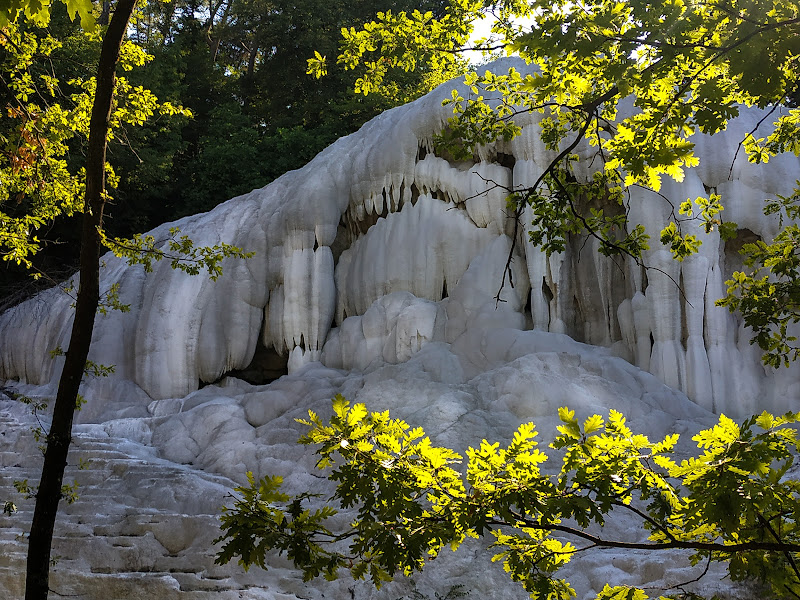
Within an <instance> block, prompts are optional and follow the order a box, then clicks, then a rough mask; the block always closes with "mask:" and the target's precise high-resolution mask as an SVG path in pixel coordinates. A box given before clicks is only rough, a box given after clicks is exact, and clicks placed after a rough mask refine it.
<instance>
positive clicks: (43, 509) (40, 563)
mask: <svg viewBox="0 0 800 600" xmlns="http://www.w3.org/2000/svg"><path fill="white" fill-rule="evenodd" d="M135 4H136V0H119V1H118V2H117V5H116V10H115V11H114V15H113V17H112V18H111V24H110V25H109V26H108V30H107V31H106V34H105V36H104V38H103V46H102V50H101V52H100V62H99V63H98V67H97V89H96V91H95V97H94V104H93V105H92V116H91V121H90V125H89V146H88V152H87V156H86V198H85V201H84V213H83V233H82V238H81V256H80V287H79V288H78V299H77V303H76V306H75V320H74V322H73V324H72V337H71V338H70V342H69V347H68V348H67V354H66V360H65V361H64V370H63V372H62V373H61V379H60V380H59V383H58V393H57V395H56V403H55V406H54V408H53V422H52V424H51V426H50V432H49V434H48V435H47V450H46V451H45V455H44V466H43V467H42V478H41V481H40V482H39V489H38V491H37V493H36V507H35V509H34V513H33V523H32V524H31V533H30V538H29V542H28V565H27V577H26V581H25V600H46V599H47V594H48V591H49V585H48V580H49V575H50V546H51V544H52V541H53V528H54V526H55V521H56V513H57V511H58V502H59V500H60V499H61V485H62V482H63V479H64V468H65V467H66V464H67V453H68V452H69V445H70V441H71V437H72V419H73V415H74V412H75V404H76V400H77V397H78V388H79V386H80V383H81V379H82V377H83V371H84V368H85V366H86V358H87V356H88V355H89V345H90V344H91V341H92V330H93V328H94V319H95V315H96V314H97V306H98V303H99V300H100V283H99V279H100V272H99V259H100V236H99V234H98V228H99V227H102V224H103V208H104V204H105V200H104V193H103V192H104V189H105V160H106V136H107V134H108V121H109V117H110V114H111V102H112V99H113V96H114V71H115V69H116V66H117V60H118V59H119V52H120V46H121V44H122V40H123V39H124V37H125V32H126V30H127V28H128V21H129V20H130V17H131V13H132V12H133V7H134V5H135Z"/></svg>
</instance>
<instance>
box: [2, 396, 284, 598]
mask: <svg viewBox="0 0 800 600" xmlns="http://www.w3.org/2000/svg"><path fill="white" fill-rule="evenodd" d="M34 424H35V421H34V419H33V417H31V415H29V414H28V413H27V412H26V409H25V407H22V406H19V405H17V403H15V402H12V401H6V400H4V399H2V398H0V437H1V438H2V441H3V446H4V448H5V449H6V451H3V452H0V500H3V501H5V500H7V499H8V500H12V501H13V502H14V503H15V504H16V506H17V511H16V512H15V513H13V514H11V515H8V514H3V515H2V516H0V598H3V599H6V598H7V599H8V600H13V599H15V598H22V595H23V591H24V573H25V561H26V552H27V541H26V539H25V536H24V534H25V532H26V531H27V528H28V527H29V526H30V522H31V518H32V516H33V507H34V501H33V499H30V498H25V497H23V496H22V495H21V494H19V493H18V492H17V491H16V490H15V489H14V481H17V480H25V479H27V480H28V481H29V482H31V483H33V482H35V481H36V480H37V479H38V477H39V475H40V472H39V470H40V469H41V455H40V453H39V451H38V450H37V448H36V446H37V444H36V442H35V440H34V439H33V436H32V435H31V433H30V428H31V427H32V426H33V425H34ZM77 429H78V431H77V432H76V434H75V435H74V436H73V445H72V447H71V449H70V464H69V466H68V467H67V469H66V472H65V481H66V482H73V481H74V482H77V484H78V489H77V493H78V500H77V501H76V502H75V503H74V504H71V505H68V504H66V503H63V502H62V504H61V505H60V507H59V509H60V510H59V515H58V520H57V522H56V528H55V535H54V539H53V557H54V562H55V565H54V567H53V569H52V571H51V589H52V590H54V591H55V592H57V593H58V594H61V595H63V596H69V597H71V598H76V599H79V600H114V599H116V598H125V599H126V600H128V599H138V598H142V599H144V598H147V599H148V600H153V599H158V600H169V599H172V598H175V599H178V598H180V599H181V600H205V599H209V600H210V599H212V598H213V599H214V600H227V599H229V598H230V599H233V598H236V599H242V598H252V599H262V598H263V599H265V598H276V597H277V598H287V599H288V598H294V597H295V596H294V595H289V596H287V595H285V594H278V595H277V596H276V595H275V592H272V591H269V590H267V589H262V588H261V587H260V585H259V582H258V579H259V577H262V578H263V575H261V574H258V573H255V572H251V573H250V574H245V573H243V572H242V571H241V569H240V568H238V567H235V566H225V567H220V566H218V565H215V564H214V552H215V548H214V545H213V540H214V539H215V538H216V537H217V536H218V535H219V518H218V514H219V508H220V507H221V506H222V505H223V503H224V502H225V495H226V494H227V493H228V491H229V490H230V489H231V488H232V487H233V486H234V485H235V484H234V482H233V481H231V480H229V479H226V478H224V477H219V476H215V475H210V474H207V473H203V472H201V471H198V470H195V469H192V468H190V467H187V466H184V465H177V464H174V463H170V462H168V461H165V460H163V459H160V458H158V457H157V456H155V455H154V454H153V451H152V450H151V449H148V448H145V447H137V446H136V445H135V444H132V443H131V442H130V441H129V440H122V439H117V438H113V437H109V436H108V435H107V434H106V433H105V432H104V431H103V430H102V429H101V428H100V427H99V426H86V425H84V426H79V427H78V428H77ZM8 448H13V451H8V450H7V449H8ZM79 461H81V462H83V464H84V465H85V468H80V467H79V466H78V464H77V463H78V462H79ZM54 597H57V596H54Z"/></svg>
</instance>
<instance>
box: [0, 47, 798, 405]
mask: <svg viewBox="0 0 800 600" xmlns="http://www.w3.org/2000/svg"><path fill="white" fill-rule="evenodd" d="M510 64H511V63H503V64H499V65H496V70H504V69H506V68H507V67H508V66H510ZM513 66H515V67H517V68H518V69H524V68H525V67H524V65H522V64H521V63H517V62H514V63H513ZM453 85H454V84H446V85H444V86H442V88H440V89H438V90H436V91H435V92H433V93H431V94H429V95H428V96H426V97H424V98H421V99H420V100H418V101H416V102H413V103H411V104H408V105H406V106H402V107H399V108H396V109H393V110H390V111H387V112H386V113H384V114H382V115H381V116H379V117H377V118H375V119H373V120H372V121H370V122H369V123H367V124H366V125H365V126H364V127H363V128H362V129H361V130H360V131H358V132H357V133H355V134H353V135H350V136H348V137H345V138H342V139H340V140H339V141H337V142H336V143H335V144H333V145H332V146H331V147H329V148H328V149H326V150H325V151H324V152H322V153H321V154H319V155H318V156H317V157H316V158H315V159H314V160H312V161H311V162H310V163H309V164H308V165H306V166H305V167H304V168H302V169H300V170H297V171H293V172H290V173H287V174H286V175H284V176H282V177H281V178H279V179H278V180H276V181H275V182H273V183H271V184H270V185H268V186H267V187H265V188H263V189H260V190H254V191H252V192H251V193H249V194H246V195H244V196H240V197H238V198H234V199H233V200H230V201H228V202H226V203H224V204H222V205H220V206H218V207H217V208H216V209H214V210H212V211H211V212H209V213H205V214H202V215H196V216H193V217H189V218H186V219H183V220H181V221H179V222H177V223H172V224H169V225H165V226H163V227H160V228H158V229H156V230H155V231H153V232H151V233H152V234H153V235H154V236H155V237H156V238H157V239H160V240H166V238H167V235H168V229H169V227H171V226H178V227H180V228H181V231H182V233H183V234H186V235H189V236H190V237H191V238H192V239H193V240H194V242H195V244H197V245H206V244H215V243H218V242H221V241H224V242H227V243H231V244H235V245H237V246H240V247H242V248H244V249H246V250H249V251H253V252H255V257H254V258H252V259H249V260H247V261H228V262H227V263H225V264H224V265H223V268H224V275H223V276H222V278H220V279H219V280H218V281H217V282H212V281H209V280H208V279H207V278H205V277H202V276H196V277H190V276H187V275H185V274H183V273H181V272H178V271H174V270H172V269H171V268H170V266H169V265H168V264H166V263H163V264H159V265H157V266H156V268H155V270H154V272H153V273H151V274H147V275H145V273H144V272H143V270H142V269H141V267H129V266H127V265H126V264H125V263H124V261H121V260H119V259H116V258H114V257H112V256H106V257H105V258H104V261H105V266H104V267H103V270H102V281H103V284H104V286H105V288H106V289H107V288H108V287H110V286H111V285H112V284H119V286H120V287H119V293H120V298H121V300H122V301H123V302H124V303H127V304H129V305H130V307H131V310H130V312H128V313H125V314H122V313H116V312H111V313H109V314H108V315H107V316H99V317H98V324H97V327H96V333H95V336H94V340H93V345H92V353H91V356H90V358H91V359H92V360H95V361H97V362H101V363H103V364H113V365H115V367H116V373H115V375H114V377H113V379H112V380H108V381H99V382H94V383H93V384H92V385H91V387H92V390H93V392H92V395H95V396H97V397H103V398H104V399H105V402H116V403H117V408H119V409H120V410H121V409H122V408H123V407H124V405H126V403H127V405H128V406H129V407H130V406H133V405H134V404H136V402H138V406H139V407H140V408H141V407H143V406H145V405H146V404H147V402H149V401H150V400H151V399H163V398H175V397H183V396H185V395H187V394H189V393H190V392H192V391H194V390H196V389H198V387H199V386H201V385H202V384H203V383H208V382H214V381H217V380H219V379H220V378H221V377H222V376H223V375H225V374H234V375H237V374H239V375H242V374H245V373H251V374H252V373H254V372H258V371H259V369H260V370H261V371H260V372H261V373H262V375H263V373H265V372H269V373H273V374H280V373H281V372H282V369H283V366H282V363H281V359H280V357H284V361H285V362H286V369H288V371H289V372H292V371H294V370H296V369H297V368H298V367H300V366H302V365H305V364H307V363H309V362H312V361H322V363H323V364H325V365H327V366H332V367H336V368H345V369H362V370H363V369H366V368H368V367H369V366H370V364H373V363H375V364H377V363H379V362H388V363H398V362H402V361H405V360H408V358H409V357H411V356H412V355H413V354H414V353H416V352H418V351H419V350H420V349H421V348H422V346H424V345H425V344H427V343H429V342H444V343H447V344H458V343H461V344H462V345H463V344H464V343H465V340H466V339H467V338H465V337H464V336H468V335H469V332H470V331H471V329H472V328H473V326H476V325H478V324H480V325H481V327H483V328H484V329H485V328H487V327H488V328H490V329H493V330H495V331H496V332H497V333H496V335H497V336H498V339H501V340H502V339H506V338H504V337H503V336H506V337H507V335H508V334H507V333H503V332H507V331H508V330H524V329H530V328H535V329H538V330H542V331H549V332H554V333H564V334H567V335H569V336H571V337H572V338H574V339H576V340H578V341H581V342H585V343H588V344H592V345H597V346H603V347H607V348H610V349H611V352H612V353H613V354H616V355H618V356H622V357H623V358H625V359H626V360H628V361H629V362H631V363H632V364H634V365H636V366H638V367H640V368H642V369H644V370H647V371H649V372H650V373H652V374H654V375H656V377H658V378H659V379H661V380H662V381H663V382H664V383H666V384H668V385H669V386H672V387H673V388H676V389H679V390H681V391H683V392H685V393H686V394H687V395H688V396H689V397H690V398H691V399H692V400H694V401H695V402H696V403H698V404H700V405H701V406H703V407H705V408H707V409H709V410H713V411H715V412H725V413H727V414H738V415H741V414H745V413H752V412H757V411H760V410H762V409H767V410H772V411H784V410H787V409H789V408H792V407H794V408H797V406H796V405H795V404H796V401H797V399H798V398H800V373H798V369H797V368H796V367H793V368H791V369H783V370H780V371H773V370H771V369H765V368H764V367H763V366H762V365H761V363H760V361H759V353H758V350H757V348H754V347H752V346H750V345H749V343H748V342H749V337H750V336H749V331H748V330H746V329H745V328H743V327H742V325H741V323H740V321H739V320H737V318H736V317H734V316H732V315H730V314H729V313H728V312H727V310H725V309H722V308H718V307H715V306H714V300H716V299H717V298H719V297H721V296H722V295H723V294H724V281H725V279H726V278H727V277H728V276H729V274H730V273H731V272H732V270H733V269H734V268H736V267H737V266H739V265H740V262H739V259H738V255H737V252H736V251H737V250H738V248H739V247H740V245H741V243H742V241H743V240H746V239H750V238H753V237H755V236H758V237H761V238H762V239H770V238H771V237H772V236H774V234H775V233H776V231H777V226H778V223H777V220H778V215H773V216H772V217H769V218H768V217H765V216H764V215H763V214H761V212H760V211H761V206H762V200H763V199H764V198H765V197H768V196H773V195H775V194H788V193H789V192H790V191H791V188H792V187H793V186H794V182H795V179H797V177H798V174H799V173H800V161H798V159H797V158H796V157H793V156H781V157H778V158H777V159H774V160H772V161H770V163H769V164H767V165H757V166H756V165H751V164H749V163H748V162H747V160H746V158H745V157H744V153H743V152H739V153H738V155H737V153H736V150H737V146H738V144H739V142H740V141H741V140H742V138H743V137H744V134H745V133H746V132H748V131H750V130H751V129H752V128H753V127H754V125H755V124H756V122H757V121H758V120H759V119H761V118H762V116H763V113H762V112H760V111H758V110H754V109H753V110H746V111H743V114H742V116H741V117H740V118H738V119H737V120H736V121H734V122H733V123H731V125H730V127H729V129H728V130H727V131H726V132H724V133H723V134H720V135H716V136H714V137H713V139H712V138H706V137H703V136H699V137H698V139H697V140H696V143H697V154H698V156H699V157H700V166H699V167H698V168H696V169H693V170H690V171H689V172H688V173H687V175H686V178H685V180H684V181H683V182H681V183H676V182H673V181H668V182H665V183H666V184H665V186H664V187H663V188H662V190H661V192H660V193H659V194H655V193H653V192H650V191H646V190H643V189H632V190H631V197H630V202H629V206H630V217H631V221H632V222H634V223H642V224H643V225H644V226H645V227H646V229H647V232H648V233H649V234H650V236H651V240H652V242H653V243H652V244H651V246H652V248H651V249H650V250H649V251H647V252H646V254H645V257H644V262H645V263H646V264H647V265H648V266H650V267H655V268H654V269H649V270H644V269H642V268H641V267H639V266H637V265H635V264H633V262H631V261H625V260H619V259H618V260H616V261H612V260H609V259H606V258H604V257H602V256H600V255H599V254H598V253H597V252H596V247H595V243H594V241H593V240H591V239H590V240H585V239H576V240H574V243H572V244H571V245H570V246H569V247H568V248H567V250H566V251H565V252H564V253H563V254H560V255H555V256H550V257H549V258H548V257H546V256H545V255H544V254H542V253H541V252H539V251H538V250H537V249H536V248H534V247H532V246H531V245H530V244H529V243H528V242H527V236H525V235H522V234H520V237H519V239H518V240H517V243H516V245H515V250H514V253H515V255H514V260H513V261H512V269H513V282H514V285H513V287H512V286H511V285H508V284H507V285H506V286H505V287H504V288H503V291H502V297H503V299H504V300H505V302H502V303H500V304H499V305H497V303H496V302H495V301H494V299H493V298H494V296H495V295H496V293H497V291H498V290H499V289H500V279H501V276H502V271H503V265H505V262H506V258H507V255H508V252H509V251H510V249H511V247H512V240H511V238H510V237H509V235H511V234H512V231H513V229H512V227H511V225H512V224H511V222H510V221H509V220H508V218H507V216H506V211H505V195H506V193H505V192H504V191H503V190H502V189H500V188H498V187H497V186H496V185H495V183H497V184H501V185H502V186H505V187H514V186H520V187H525V186H528V185H531V184H532V183H533V182H534V181H535V179H536V177H537V176H538V175H539V174H540V173H541V172H542V170H543V169H544V168H545V166H546V165H547V164H548V162H549V160H550V159H551V158H552V153H550V152H549V151H547V150H546V149H545V148H544V145H543V144H542V142H541V140H540V139H539V134H538V125H537V120H538V118H539V116H538V115H528V116H524V117H521V118H520V121H519V124H520V125H521V126H522V127H523V130H522V134H521V135H520V136H519V137H517V138H516V139H514V140H513V141H512V142H510V143H506V144H497V145H494V146H489V147H483V148H481V149H480V151H479V152H478V156H477V157H476V159H475V161H473V162H466V163H454V162H449V161H448V160H446V159H444V158H442V157H438V156H436V155H435V154H434V152H433V148H432V143H431V140H432V137H433V135H434V133H436V132H437V131H438V130H440V129H441V128H442V126H443V124H444V123H445V121H446V119H447V118H448V117H449V116H450V114H451V112H450V110H451V109H450V108H449V107H443V106H442V105H441V101H442V99H444V98H445V97H449V94H450V90H451V89H452V87H453ZM580 154H581V155H582V162H581V164H580V165H579V167H578V176H590V175H591V172H592V170H593V169H596V168H598V166H599V161H596V160H593V158H594V155H593V149H592V148H589V147H583V148H581V149H580ZM735 156H736V159H735V160H734V157H735ZM709 191H716V192H717V193H719V194H721V195H722V197H723V202H724V203H725V206H726V210H725V218H726V220H732V221H736V222H737V223H739V225H740V227H741V239H740V240H738V241H735V242H729V243H728V244H725V243H723V242H721V241H720V239H719V236H718V234H717V232H716V231H714V232H712V233H711V234H709V235H703V236H702V239H703V245H702V246H701V249H700V252H699V254H697V255H696V256H693V257H691V258H689V259H687V260H686V261H684V262H683V263H678V262H676V261H674V260H672V258H671V257H670V254H669V252H668V251H666V250H665V249H664V248H663V247H661V246H660V245H659V244H658V242H657V239H658V232H659V230H660V228H661V227H662V225H663V223H664V222H665V220H666V219H667V218H668V215H669V214H670V213H671V212H672V211H673V210H676V208H677V206H678V204H680V203H681V202H682V201H684V200H686V198H695V197H697V196H700V195H704V194H707V193H708V192H709ZM526 220H527V221H529V220H530V219H529V217H527V216H526ZM675 282H680V283H681V285H682V287H683V291H681V290H680V289H679V288H678V287H677V286H676V285H675ZM396 292H404V293H407V295H406V296H397V295H396V294H395V293H396ZM390 295H391V296H390ZM71 302H72V300H71V299H70V298H69V297H68V296H67V295H65V294H63V293H61V292H59V291H57V290H53V291H48V292H45V293H44V294H41V295H40V296H38V297H36V298H34V299H33V300H31V301H29V302H26V303H25V304H22V305H20V306H18V307H16V308H14V309H12V310H10V311H8V312H6V313H4V314H3V315H0V340H2V343H0V378H4V379H9V380H11V379H14V380H19V381H22V382H27V383H33V384H39V385H44V384H52V383H53V382H55V381H56V380H57V377H58V373H59V368H60V363H59V361H58V360H53V359H52V358H51V355H50V351H51V350H52V349H53V348H55V347H56V346H61V347H62V348H65V347H66V345H67V342H68V339H67V338H68V336H69V327H70V319H71V316H70V315H71V308H70V303H71ZM459 340H461V341H460V342H459ZM376 361H377V362H376ZM265 364H266V365H268V366H267V367H264V366H263V365H265ZM259 365H261V367H259ZM270 365H271V366H270ZM265 369H266V371H265ZM242 376H245V375H242ZM136 399H138V400H136ZM103 410H105V408H104V409H103ZM131 410H133V412H134V413H136V412H137V410H139V409H134V408H131ZM99 411H100V409H99V408H98V409H96V410H94V412H93V409H92V408H91V406H90V407H89V410H88V412H87V414H86V416H85V417H84V418H86V419H93V418H99V416H100V412H99ZM132 414H133V413H132Z"/></svg>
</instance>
